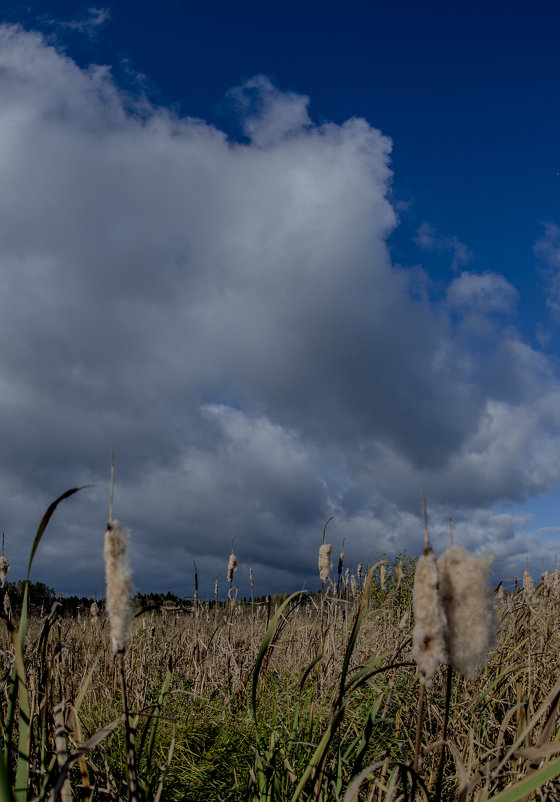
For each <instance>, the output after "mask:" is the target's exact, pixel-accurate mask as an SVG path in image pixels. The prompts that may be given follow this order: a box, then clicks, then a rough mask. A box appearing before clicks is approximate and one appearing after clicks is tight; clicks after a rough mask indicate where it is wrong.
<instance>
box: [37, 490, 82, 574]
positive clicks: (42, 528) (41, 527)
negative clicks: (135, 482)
mask: <svg viewBox="0 0 560 802" xmlns="http://www.w3.org/2000/svg"><path fill="white" fill-rule="evenodd" d="M86 487H91V485H82V486H81V487H72V488H71V489H70V490H67V491H66V492H65V493H63V494H62V495H61V496H59V497H58V498H57V499H55V500H54V501H53V502H52V504H50V505H49V506H48V507H47V510H46V512H45V514H44V515H43V517H42V518H41V523H40V524H39V527H38V529H37V533H36V535H35V540H34V541H33V545H32V546H31V554H30V555H29V564H28V566H27V579H29V575H30V574H31V565H32V563H33V558H34V557H35V552H36V551H37V548H38V546H39V543H40V542H41V538H42V537H43V534H44V532H45V529H46V528H47V526H48V523H49V521H50V519H51V518H52V515H53V513H54V511H55V510H56V508H57V507H58V505H59V504H60V502H61V501H64V499H66V498H69V497H70V496H73V495H74V493H78V492H79V491H80V490H84V489H85V488H86Z"/></svg>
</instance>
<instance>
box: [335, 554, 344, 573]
mask: <svg viewBox="0 0 560 802" xmlns="http://www.w3.org/2000/svg"><path fill="white" fill-rule="evenodd" d="M343 566H344V551H341V552H340V554H339V555H338V568H337V573H338V575H339V576H340V575H341V574H342V568H343Z"/></svg>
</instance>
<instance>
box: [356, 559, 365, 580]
mask: <svg viewBox="0 0 560 802" xmlns="http://www.w3.org/2000/svg"><path fill="white" fill-rule="evenodd" d="M356 570H357V573H358V581H359V582H361V581H362V579H363V576H364V564H363V563H358V568H357V569H356Z"/></svg>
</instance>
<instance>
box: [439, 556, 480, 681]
mask: <svg viewBox="0 0 560 802" xmlns="http://www.w3.org/2000/svg"><path fill="white" fill-rule="evenodd" d="M492 561H493V557H492V555H491V554H486V555H484V556H482V557H476V556H475V555H474V554H469V553H468V551H466V549H464V548H463V547H462V546H450V547H449V548H448V549H447V551H445V552H444V553H443V554H442V555H441V557H440V558H439V560H438V562H437V565H438V569H439V578H440V595H441V600H442V603H443V606H444V609H445V615H446V619H447V632H446V638H445V640H446V647H447V656H448V662H449V665H451V666H452V667H453V668H454V669H455V670H456V671H459V673H461V674H463V675H464V676H465V677H467V678H470V677H472V676H473V674H474V673H475V671H476V669H477V668H478V667H479V666H480V665H482V664H483V663H484V662H485V660H486V659H487V656H488V652H489V650H490V649H491V647H492V645H493V642H494V615H493V607H494V603H493V595H492V592H491V589H490V585H489V582H488V572H489V570H490V566H491V565H492Z"/></svg>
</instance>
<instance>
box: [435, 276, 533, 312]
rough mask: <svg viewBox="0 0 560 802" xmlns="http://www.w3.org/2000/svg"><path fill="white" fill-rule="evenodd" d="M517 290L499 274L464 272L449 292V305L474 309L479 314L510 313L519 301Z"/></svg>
mask: <svg viewBox="0 0 560 802" xmlns="http://www.w3.org/2000/svg"><path fill="white" fill-rule="evenodd" d="M517 296H518V293H517V290H516V289H515V287H513V286H512V285H511V284H510V283H509V282H508V281H507V280H506V279H505V278H504V276H501V275H499V274H498V273H469V272H468V271H463V272H462V273H461V275H460V276H458V277H457V278H455V279H453V281H452V282H451V284H450V285H449V288H448V290H447V300H448V302H449V304H451V305H452V306H454V307H458V308H474V309H476V310H477V312H482V313H488V312H491V311H493V310H499V311H509V310H511V309H512V307H513V305H514V303H515V301H516V300H517Z"/></svg>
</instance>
